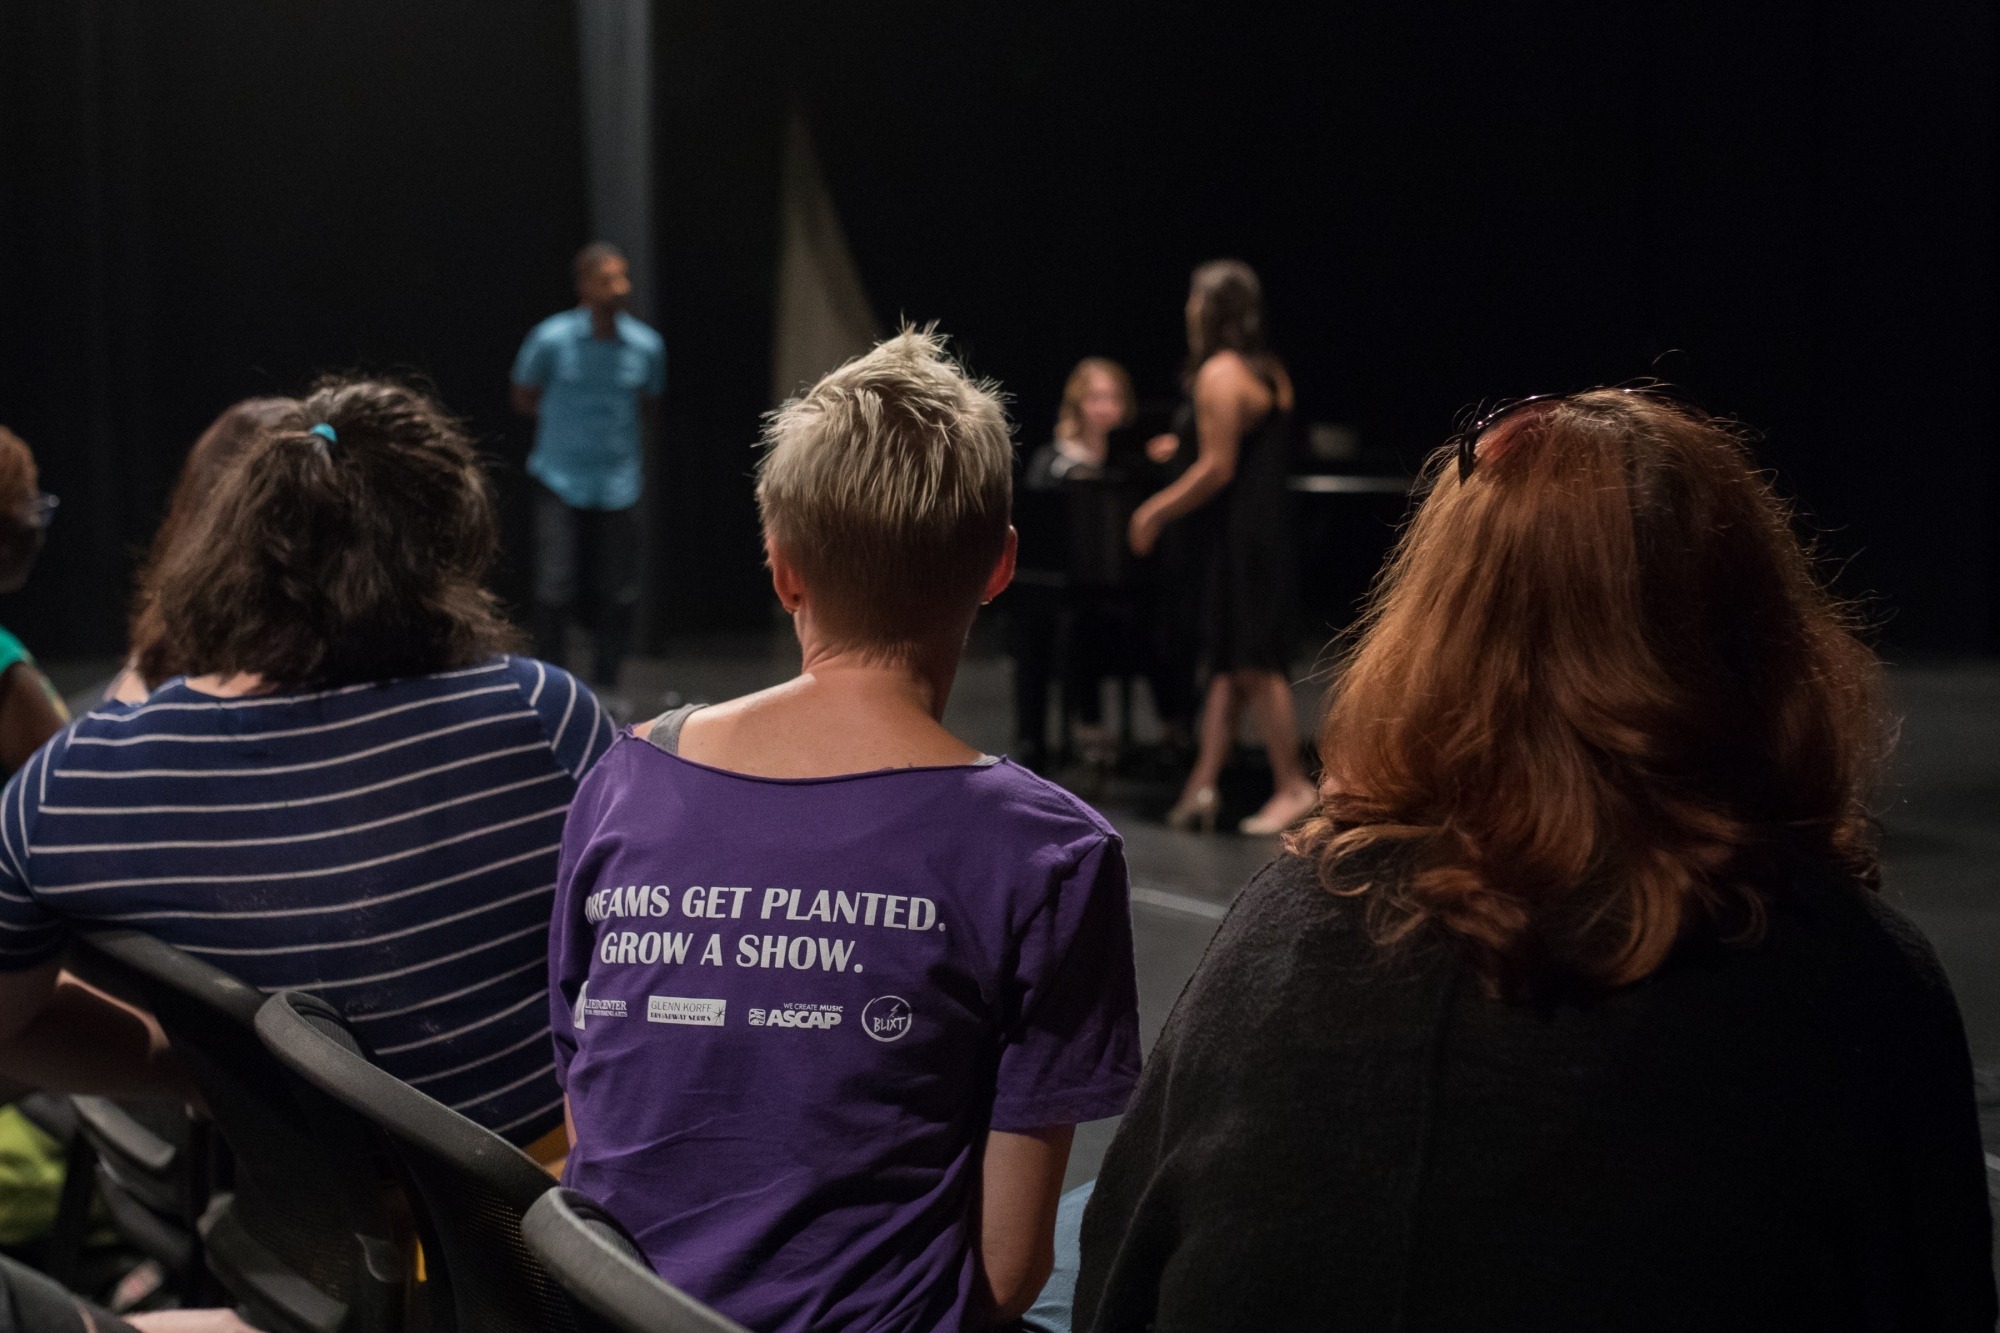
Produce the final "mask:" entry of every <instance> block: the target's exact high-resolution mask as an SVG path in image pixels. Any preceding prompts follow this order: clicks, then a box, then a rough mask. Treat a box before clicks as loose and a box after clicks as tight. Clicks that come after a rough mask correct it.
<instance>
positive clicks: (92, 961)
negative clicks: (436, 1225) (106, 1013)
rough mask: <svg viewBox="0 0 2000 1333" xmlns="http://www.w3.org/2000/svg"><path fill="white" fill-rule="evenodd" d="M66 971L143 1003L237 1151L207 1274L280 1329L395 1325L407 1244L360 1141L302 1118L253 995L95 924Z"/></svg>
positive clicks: (214, 1204) (210, 1231)
mask: <svg viewBox="0 0 2000 1333" xmlns="http://www.w3.org/2000/svg"><path fill="white" fill-rule="evenodd" d="M68 965H69V968H70V970H71V971H73V972H75V973H76V974H77V975H78V976H80V977H82V978H83V979H84V980H85V981H88V982H90V983H91V984H92V985H94V986H98V987H100V988H101V989H103V990H105V991H108V992H109V993H110V994H112V995H115V996H117V997H118V998H120V999H122V1000H125V1001H127V1002H129V1003H131V1004H134V1005H137V1006H138V1007H140V1008H142V1009H145V1010H147V1011H148V1012H149V1013H151V1014H152V1015H153V1016H154V1017H155V1018H156V1019H158V1020H159V1023H160V1026H161V1027H162V1028H163V1029H164V1030H165V1032H166V1034H167V1038H168V1040H169V1041H170V1042H171V1043H172V1045H173V1048H174V1053H175V1055H176V1057H177V1058H178V1059H179V1061H180V1063H181V1065H182V1067H183V1068H185V1069H186V1070H187V1072H188V1074H189V1076H190V1077H191V1078H192V1079H193V1081H194V1083H195V1086H196V1087H197V1088H198V1089H199V1090H200V1092H201V1096H202V1100H203V1101H204V1102H206V1103H207V1109H208V1113H209V1115H210V1116H211V1117H212V1118H213V1121H214V1124H215V1128H216V1131H217V1132H218V1133H219V1134H220V1135H221V1137H222V1139H223V1141H224V1143H225V1144H226V1145H227V1146H228V1149H229V1160H230V1173H231V1178H230V1180H229V1188H228V1189H226V1190H218V1191H217V1192H216V1193H215V1195H214V1196H213V1198H212V1199H211V1200H210V1202H209V1205H208V1207H207V1209H206V1210H205V1211H204V1212H203V1214H202V1216H201V1219H200V1222H199V1231H200V1234H201V1241H202V1246H203V1249H204V1251H205V1256H206V1258H207V1261H208V1266H209V1269H210V1271H212V1272H213V1273H214V1274H215V1276H216V1278H217V1279H218V1280H219V1281H220V1282H221V1283H222V1285H223V1286H225V1287H226V1288H228V1289H229V1291H230V1293H231V1294H232V1295H233V1296H234V1297H235V1298H236V1300H237V1301H238V1302H239V1303H241V1304H242V1305H243V1306H244V1307H245V1310H246V1313H247V1314H248V1316H249V1317H250V1320H251V1322H252V1323H253V1324H255V1325H256V1326H258V1327H259V1328H264V1329H269V1330H271V1331H272V1333H393V1330H395V1329H398V1328H400V1327H401V1325H402V1316H403V1287H404V1284H403V1269H404V1258H403V1256H404V1254H405V1251H406V1247H405V1246H404V1245H402V1244H399V1243H398V1240H397V1229H396V1227H395V1226H394V1224H393V1221H392V1213H391V1210H390V1207H389V1204H388V1200H387V1199H386V1197H385V1194H384V1190H383V1182H384V1180H385V1176H384V1175H383V1170H384V1168H383V1166H382V1165H381V1164H379V1163H378V1160H377V1159H376V1158H374V1157H372V1156H371V1155H370V1154H371V1153H372V1151H373V1145H372V1144H371V1143H370V1142H369V1141H368V1140H367V1139H366V1138H365V1137H362V1136H358V1135H356V1136H342V1135H340V1134H339V1133H338V1131H337V1130H334V1131H329V1130H328V1129H327V1128H326V1127H325V1126H323V1125H319V1124H315V1123H314V1122H312V1121H311V1120H308V1119H307V1117H306V1116H305V1114H304V1112H303V1111H302V1109H301V1107H300V1105H299V1104H298V1102H297V1100H296V1099H295V1098H294V1097H293V1096H292V1095H291V1094H290V1092H289V1091H288V1089H289V1087H290V1086H291V1080H290V1079H289V1078H288V1077H287V1076H286V1073H285V1070H284V1067H283V1066H282V1065H280V1064H279V1063H278V1062H277V1061H276V1060H274V1059H272V1058H271V1054H270V1052H269V1051H267V1050H266V1049H265V1048H264V1044H263V1043H262V1042H261V1041H260V1040H258V1037H257V1031H256V1017H257V1011H258V1009H259V1008H261V1007H262V1005H263V1003H264V997H263V995H262V994H261V993H259V992H258V991H257V990H255V989H253V988H252V987H250V986H248V985H246V984H244V983H243V982H241V981H239V980H237V979H236V978H235V977H233V976H230V975H229V974H228V973H227V972H224V971H222V970H221V969H219V968H215V967H211V966H209V965H208V964H207V963H204V962H202V961H201V960H200V959H198V958H195V957H193V956H192V955H190V954H186V953H183V952H182V951H180V950H179V949H176V948H174V947H173V946H172V945H170V944H166V943H164V942H162V941H160V940H157V939H154V938H153V937H152V936H150V935H145V934H141V933H139V932H137V931H129V930H111V931H92V932H89V933H87V934H83V935H81V936H79V938H78V940H77V941H76V943H75V944H74V945H73V946H72V948H71V951H70V957H69V964H68Z"/></svg>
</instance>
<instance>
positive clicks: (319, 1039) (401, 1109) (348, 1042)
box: [257, 991, 608, 1333]
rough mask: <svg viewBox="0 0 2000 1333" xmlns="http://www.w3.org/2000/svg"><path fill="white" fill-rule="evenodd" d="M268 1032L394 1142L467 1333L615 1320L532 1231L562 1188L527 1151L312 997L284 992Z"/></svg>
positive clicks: (437, 1270) (434, 1270)
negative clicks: (565, 1284)
mask: <svg viewBox="0 0 2000 1333" xmlns="http://www.w3.org/2000/svg"><path fill="white" fill-rule="evenodd" d="M257 1031H258V1033H259V1034H260V1035H261V1036H262V1037H263V1039H264V1043H265V1045H266V1046H268V1047H269V1048H270V1050H271V1053H272V1054H273V1055H275V1056H276V1057H277V1058H278V1060H279V1061H281V1062H282V1063H283V1064H285V1065H286V1066H287V1067H288V1068H290V1069H291V1070H293V1071H294V1072H295V1073H296V1074H297V1075H298V1076H299V1077H300V1078H303V1079H304V1080H305V1081H306V1082H308V1083H310V1084H312V1085H313V1086H314V1087H317V1088H319V1089H320V1090H321V1091H322V1092H324V1093H326V1094H327V1095H328V1096H330V1097H333V1098H334V1099H336V1100H338V1101H339V1102H341V1103H342V1104H344V1105H346V1106H347V1107H349V1108H350V1109H352V1110H354V1111H355V1112H357V1113H359V1114H360V1115H361V1116H363V1117H364V1118H366V1119H367V1120H368V1121H369V1122H370V1123H371V1124H372V1125H373V1126H374V1127H375V1128H376V1129H377V1130H378V1131H380V1132H381V1134H382V1135H383V1136H384V1137H385V1138H386V1139H387V1140H388V1142H389V1145H390V1147H391V1148H392V1149H393V1150H394V1151H395V1153H396V1156H397V1158H398V1160H399V1161H400V1163H401V1165H402V1168H403V1171H404V1173H405V1174H406V1175H407V1176H408V1177H409V1180H410V1182H411V1184H412V1185H414V1186H415V1188H416V1191H417V1194H418V1196H419V1199H420V1202H421V1207H420V1209H419V1215H418V1219H417V1226H418V1228H419V1231H420V1232H421V1234H422V1235H423V1239H424V1253H425V1259H426V1266H427V1268H428V1269H429V1274H428V1276H429V1280H430V1281H431V1282H435V1283H438V1284H440V1286H441V1287H442V1289H443V1292H444V1297H443V1303H444V1304H446V1305H448V1306H449V1308H450V1309H451V1311H452V1312H453V1318H454V1321H455V1323H454V1326H455V1327H456V1328H458V1329H460V1330H463V1333H472V1331H473V1330H478V1331H479V1333H509V1331H510V1330H518V1331H519V1333H545V1331H551V1330H553V1331H560V1333H568V1330H573V1329H581V1330H590V1331H591V1333H595V1330H599V1329H604V1328H607V1327H608V1326H607V1325H605V1324H603V1323H602V1322H601V1321H599V1320H598V1319H597V1318H596V1317H595V1316H593V1315H591V1314H590V1313H589V1312H588V1311H587V1310H585V1309H583V1308H582V1307H580V1306H578V1305H576V1304H575V1303H574V1302H573V1301H572V1300H571V1299H570V1297H569V1296H568V1294H567V1293H566V1292H564V1290H563V1289H562V1287H561V1285H560V1284H558V1283H557V1282H556V1281H555V1279H554V1278H552V1277H551V1276H550V1275H549V1273H548V1271H547V1270H546V1269H544V1268H543V1267H542V1265H541V1263H540V1261H538V1260H537V1259H536V1258H535V1257H534V1255H533V1254H532V1253H530V1252H529V1250H528V1247H527V1245H526V1244H525V1243H524V1242H523V1240H522V1238H521V1218H522V1217H523V1216H524V1215H525V1214H526V1213H527V1211H528V1209H529V1208H530V1207H532V1206H533V1205H534V1202H535V1200H537V1199H538V1198H540V1197H541V1196H542V1195H544V1194H546V1193H548V1192H549V1191H550V1190H551V1189H553V1188H554V1187H555V1181H554V1180H553V1179H551V1178H550V1176H549V1174H548V1173H547V1172H546V1171H544V1170H542V1168H541V1167H539V1166H537V1165H536V1164H535V1163H534V1161H533V1160H531V1159H530V1158H529V1157H528V1156H527V1155H526V1154H525V1153H523V1152H522V1151H521V1150H520V1149H518V1148H516V1147H514V1146H513V1145H512V1144H510V1143H508V1142H507V1141H506V1140H505V1139H503V1138H501V1137H500V1136H499V1135H497V1134H495V1133H493V1132H492V1131H491V1130H489V1129H486V1128H485V1127H484V1126H482V1125H477V1124H474V1123H473V1122H472V1121H470V1120H468V1119H466V1118H465V1117H464V1116H462V1115H460V1114H458V1112H456V1111H453V1110H452V1109H451V1108H449V1107H447V1106H445V1105H444V1104H443V1103H441V1102H438V1101H435V1100H433V1099H432V1098H430V1097H427V1096H425V1095H424V1094H423V1093H421V1092H419V1091H417V1090H416V1089H415V1088H413V1087H411V1086H410V1085H409V1084H407V1083H404V1082H402V1081H401V1080H399V1079H397V1078H396V1077H395V1076H394V1075H391V1074H388V1073H385V1072H384V1071H382V1070H380V1069H377V1068H376V1067H375V1066H374V1065H373V1064H372V1063H370V1062H369V1060H368V1058H367V1056H366V1054H365V1053H364V1052H363V1051H362V1049H361V1045H360V1043H359V1042H358V1041H356V1040H355V1037H354V1035H353V1033H351V1032H350V1031H349V1030H348V1028H347V1025H346V1024H345V1023H344V1022H342V1021H341V1018H340V1015H339V1013H338V1012H337V1011H336V1010H334V1009H333V1008H332V1007H331V1006H329V1005H327V1004H325V1003H324V1002H322V1001H320V1000H317V999H316V998H315V997H313V996H310V995H301V994H299V993H297V992H295V991H286V992H283V993H281V994H278V995H274V996H272V997H271V998H270V1000H268V1001H267V1002H266V1003H265V1005H264V1007H263V1009H262V1010H261V1011H259V1013H258V1015H257Z"/></svg>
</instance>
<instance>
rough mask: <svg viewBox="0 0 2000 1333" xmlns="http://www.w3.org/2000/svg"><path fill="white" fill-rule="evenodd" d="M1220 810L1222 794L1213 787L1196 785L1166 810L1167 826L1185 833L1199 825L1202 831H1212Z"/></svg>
mask: <svg viewBox="0 0 2000 1333" xmlns="http://www.w3.org/2000/svg"><path fill="white" fill-rule="evenodd" d="M1221 811H1222V794H1221V793H1220V792H1218V791H1216V789H1215V788H1213V787H1198V788H1196V789H1195V790H1194V791H1191V792H1189V793H1188V794H1187V795H1185V796H1183V797H1181V799H1180V800H1179V801H1178V802H1177V803H1176V804H1175V805H1174V808H1173V809H1171V810H1169V811H1167V827H1168V828H1170V829H1177V830H1179V831H1180V832H1182V833H1186V832H1188V831H1189V830H1191V829H1193V828H1194V827H1196V826H1197V825H1199V826H1200V828H1201V831H1202V832H1203V833H1213V832H1215V817H1216V815H1218V814H1219V813H1221Z"/></svg>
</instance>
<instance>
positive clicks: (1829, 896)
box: [1772, 867, 1957, 1009]
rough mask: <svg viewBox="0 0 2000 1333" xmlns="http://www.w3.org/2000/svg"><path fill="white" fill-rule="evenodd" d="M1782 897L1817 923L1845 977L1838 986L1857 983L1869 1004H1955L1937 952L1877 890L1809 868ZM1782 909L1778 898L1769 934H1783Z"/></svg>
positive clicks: (1834, 873) (1939, 1006) (1943, 1006)
mask: <svg viewBox="0 0 2000 1333" xmlns="http://www.w3.org/2000/svg"><path fill="white" fill-rule="evenodd" d="M1784 897H1788V898H1790V899H1791V900H1792V901H1793V903H1795V904H1797V905H1798V906H1799V907H1800V908H1802V909H1803V910H1804V911H1805V912H1806V913H1807V914H1808V915H1809V916H1810V917H1811V918H1812V919H1813V920H1814V921H1815V922H1816V923H1817V926H1818V928H1819V930H1820V932H1822V933H1823V935H1824V936H1825V938H1826V939H1827V941H1828V942H1829V945H1830V947H1831V949H1832V950H1833V951H1834V953H1833V956H1832V957H1831V959H1830V960H1829V961H1830V962H1831V963H1832V964H1833V966H1834V968H1835V969H1836V971H1837V972H1838V973H1839V974H1840V975H1842V976H1843V977H1845V978H1846V979H1847V980H1846V982H1844V983H1843V986H1844V988H1846V987H1855V986H1856V983H1859V985H1858V987H1857V988H1858V989H1860V990H1864V991H1865V992H1866V993H1867V994H1868V996H1869V997H1871V999H1872V1000H1873V1001H1875V1002H1881V1001H1885V1000H1888V1001H1899V1002H1901V1003H1904V1004H1910V1005H1914V1006H1918V1007H1922V1008H1927V1009H1951V1008H1955V1006H1956V1004H1957V1001H1956V999H1955V998H1954V997H1953V993H1952V987H1951V981H1950V979H1949V978H1948V977H1947V976H1946V974H1945V970H1944V965H1943V963H1941V962H1940V961H1939V960H1938V956H1937V950H1936V949H1934V948H1933V947H1932V945H1931V942H1930V940H1929V939H1928V938H1927V937H1926V936H1925V935H1924V932H1923V931H1922V930H1921V929H1920V928H1919V927H1918V926H1917V923H1916V922H1914V921H1912V920H1911V919H1910V918H1909V917H1907V916H1905V915H1904V914H1903V913H1902V912H1901V911H1900V910H1899V909H1898V908H1897V907H1896V906H1895V905H1894V904H1893V903H1892V902H1890V901H1889V900H1888V899H1887V898H1886V897H1885V896H1884V895H1883V894H1881V893H1876V892H1872V891H1870V890H1869V889H1868V888H1866V887H1865V886H1863V885H1862V884H1860V883H1858V882H1856V881H1855V880H1854V879H1853V878H1852V877H1851V876H1848V875H1845V874H1842V873H1840V872H1839V871H1836V870H1831V869H1821V868H1817V867H1814V868H1808V869H1803V870H1801V871H1799V872H1798V873H1797V874H1796V875H1795V877H1794V878H1793V881H1792V884H1791V886H1790V888H1789V892H1788V893H1787V894H1786V895H1784ZM1785 907H1786V903H1785V902H1784V898H1781V899H1780V902H1779V903H1778V905H1777V910H1776V911H1775V912H1774V913H1773V921H1774V926H1773V930H1772V933H1773V934H1778V935H1781V936H1782V934H1783V933H1784V930H1785V925H1784V921H1785V915H1786V912H1785ZM1863 978H1866V979H1867V980H1866V981H1865V982H1864V981H1863V980H1862V979H1863Z"/></svg>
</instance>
